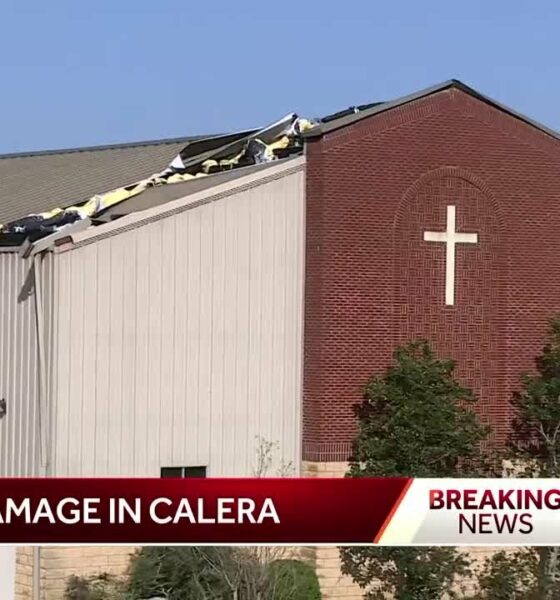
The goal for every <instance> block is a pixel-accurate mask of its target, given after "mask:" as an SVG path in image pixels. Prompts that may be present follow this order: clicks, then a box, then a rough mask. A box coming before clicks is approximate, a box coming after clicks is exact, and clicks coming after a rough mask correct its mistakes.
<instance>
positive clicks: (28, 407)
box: [0, 252, 40, 477]
mask: <svg viewBox="0 0 560 600" xmlns="http://www.w3.org/2000/svg"><path fill="white" fill-rule="evenodd" d="M32 265H33V263H32V262H31V261H30V260H24V259H22V258H20V257H19V256H18V254H16V253H9V252H2V253H0V398H4V399H5V400H6V404H7V413H6V416H5V417H4V418H3V419H1V420H0V476H3V477H9V476H17V477H20V476H34V475H39V474H40V469H39V445H38V399H39V398H38V394H39V377H38V360H37V336H36V318H35V298H34V296H33V293H34V288H33V268H32Z"/></svg>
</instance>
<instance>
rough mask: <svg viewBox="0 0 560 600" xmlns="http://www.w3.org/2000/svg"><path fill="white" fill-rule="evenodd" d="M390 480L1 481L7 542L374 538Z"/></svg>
mask: <svg viewBox="0 0 560 600" xmlns="http://www.w3.org/2000/svg"><path fill="white" fill-rule="evenodd" d="M410 481H411V480H410V479H407V478H388V479H292V478H286V479H269V478H265V479H0V543H14V544H17V543H19V544H29V543H38V544H47V543H59V544H66V543H76V544H87V543H107V544H110V543H126V544H150V543H156V544H158V543H168V544H175V543H188V544H197V543H199V544H200V543H211V544H220V543H229V544H236V543H239V544H243V543H271V544H273V543H288V544H292V543H293V544H313V543H325V544H344V543H365V544H370V543H371V540H374V539H378V535H379V533H380V531H381V529H382V527H383V526H386V522H387V520H388V518H389V517H390V515H391V514H393V512H394V510H393V509H394V507H395V506H396V505H397V504H398V502H399V501H400V500H401V499H402V496H403V495H404V494H405V493H406V490H407V489H408V487H409V485H410Z"/></svg>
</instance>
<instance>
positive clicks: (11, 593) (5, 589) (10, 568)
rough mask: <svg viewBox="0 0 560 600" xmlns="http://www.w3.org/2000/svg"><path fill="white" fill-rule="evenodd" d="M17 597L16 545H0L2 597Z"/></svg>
mask: <svg viewBox="0 0 560 600" xmlns="http://www.w3.org/2000/svg"><path fill="white" fill-rule="evenodd" d="M15 597H16V547H15V546H2V547H0V598H2V600H14V598H15Z"/></svg>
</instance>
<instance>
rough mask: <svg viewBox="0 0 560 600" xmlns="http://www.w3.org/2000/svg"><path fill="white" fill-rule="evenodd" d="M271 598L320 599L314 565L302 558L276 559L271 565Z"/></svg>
mask: <svg viewBox="0 0 560 600" xmlns="http://www.w3.org/2000/svg"><path fill="white" fill-rule="evenodd" d="M269 575H270V582H271V591H272V593H271V595H270V599H271V600H320V599H321V590H320V588H319V580H318V579H317V575H316V573H315V570H314V569H313V567H312V566H311V565H310V564H308V563H306V562H303V561H300V560H276V561H274V562H272V563H271V564H270V566H269Z"/></svg>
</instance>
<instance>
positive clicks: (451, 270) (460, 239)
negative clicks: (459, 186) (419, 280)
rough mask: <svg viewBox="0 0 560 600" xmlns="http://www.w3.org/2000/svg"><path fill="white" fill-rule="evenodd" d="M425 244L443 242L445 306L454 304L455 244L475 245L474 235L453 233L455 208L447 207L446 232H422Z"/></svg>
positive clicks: (476, 237) (476, 239) (475, 238)
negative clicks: (444, 245) (444, 250)
mask: <svg viewBox="0 0 560 600" xmlns="http://www.w3.org/2000/svg"><path fill="white" fill-rule="evenodd" d="M424 241H425V242H445V244H446V253H445V304H447V305H451V306H452V305H453V304H454V303H455V244H461V243H463V244H476V243H477V242H478V235H477V234H476V233H457V232H456V231H455V206H448V207H447V230H446V231H424Z"/></svg>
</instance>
